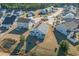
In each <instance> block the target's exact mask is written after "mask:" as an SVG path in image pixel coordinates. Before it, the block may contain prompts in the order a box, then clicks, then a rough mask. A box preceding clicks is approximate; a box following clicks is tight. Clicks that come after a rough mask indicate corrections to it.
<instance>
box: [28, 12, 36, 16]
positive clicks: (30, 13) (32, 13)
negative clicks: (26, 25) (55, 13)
mask: <svg viewBox="0 0 79 59" xmlns="http://www.w3.org/2000/svg"><path fill="white" fill-rule="evenodd" d="M34 15H35V14H34V11H29V12H28V14H27V16H28V17H32V16H34Z"/></svg>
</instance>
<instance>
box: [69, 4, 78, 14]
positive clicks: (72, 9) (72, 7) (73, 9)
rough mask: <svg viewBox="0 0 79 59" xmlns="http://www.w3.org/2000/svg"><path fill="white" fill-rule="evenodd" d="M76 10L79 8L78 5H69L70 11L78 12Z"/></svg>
mask: <svg viewBox="0 0 79 59" xmlns="http://www.w3.org/2000/svg"><path fill="white" fill-rule="evenodd" d="M76 10H77V7H75V6H73V5H70V6H69V12H72V13H74V14H76Z"/></svg>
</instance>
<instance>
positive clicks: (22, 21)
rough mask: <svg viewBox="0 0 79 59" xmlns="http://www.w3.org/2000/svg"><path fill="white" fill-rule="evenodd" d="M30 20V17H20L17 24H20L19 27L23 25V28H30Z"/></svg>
mask: <svg viewBox="0 0 79 59" xmlns="http://www.w3.org/2000/svg"><path fill="white" fill-rule="evenodd" d="M29 22H30V19H26V18H19V19H18V20H17V26H18V27H23V28H28V26H29Z"/></svg>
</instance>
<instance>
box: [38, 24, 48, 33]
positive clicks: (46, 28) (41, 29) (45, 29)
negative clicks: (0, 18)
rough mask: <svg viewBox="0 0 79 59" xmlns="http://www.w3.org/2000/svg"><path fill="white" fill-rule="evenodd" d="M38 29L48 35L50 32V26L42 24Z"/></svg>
mask: <svg viewBox="0 0 79 59" xmlns="http://www.w3.org/2000/svg"><path fill="white" fill-rule="evenodd" d="M37 29H38V30H40V31H41V32H42V33H44V34H46V33H47V31H48V25H47V24H46V23H42V24H40V25H39V26H38V27H37Z"/></svg>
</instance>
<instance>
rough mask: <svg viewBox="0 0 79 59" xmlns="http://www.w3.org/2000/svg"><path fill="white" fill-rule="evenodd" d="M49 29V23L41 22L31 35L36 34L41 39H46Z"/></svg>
mask: <svg viewBox="0 0 79 59" xmlns="http://www.w3.org/2000/svg"><path fill="white" fill-rule="evenodd" d="M47 31H48V25H47V24H46V23H42V24H40V25H39V26H38V27H37V28H35V29H33V30H32V31H31V32H30V35H31V36H36V37H37V38H39V39H44V37H45V35H46V34H47Z"/></svg>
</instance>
